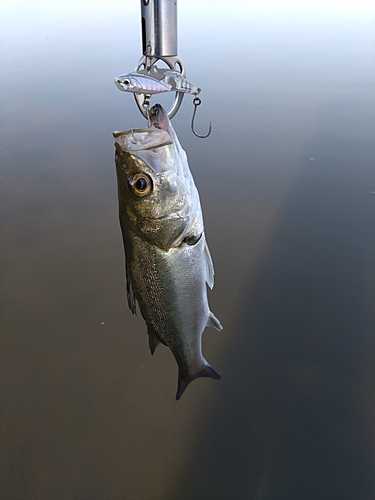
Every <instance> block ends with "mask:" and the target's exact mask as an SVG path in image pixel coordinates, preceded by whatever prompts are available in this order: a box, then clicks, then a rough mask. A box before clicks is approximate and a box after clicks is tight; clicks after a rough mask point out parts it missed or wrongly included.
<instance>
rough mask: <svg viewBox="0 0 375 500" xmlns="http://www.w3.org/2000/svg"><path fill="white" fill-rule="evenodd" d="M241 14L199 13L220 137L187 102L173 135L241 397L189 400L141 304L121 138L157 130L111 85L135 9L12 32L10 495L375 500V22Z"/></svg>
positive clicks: (186, 28)
mask: <svg viewBox="0 0 375 500" xmlns="http://www.w3.org/2000/svg"><path fill="white" fill-rule="evenodd" d="M221 13H222V14H223V16H222V17H220V18H219V16H218V17H216V18H214V19H212V17H210V15H209V13H208V12H203V14H202V16H203V17H199V20H198V21H197V23H193V21H192V20H187V19H185V20H184V18H183V17H182V18H180V34H181V36H180V56H181V59H182V60H183V62H184V63H185V65H186V68H187V70H188V75H189V79H190V81H191V82H192V83H194V84H197V85H199V86H201V87H202V88H203V91H202V106H201V107H200V109H199V111H198V115H197V129H198V132H200V133H205V131H206V127H207V125H208V123H209V121H210V120H212V123H213V132H212V135H211V136H210V138H208V139H206V140H199V139H196V138H195V137H194V136H193V135H192V133H191V132H190V130H189V126H190V118H191V113H192V104H191V102H190V101H191V99H190V98H189V97H187V98H185V101H184V103H183V106H182V109H181V110H180V112H179V113H178V115H177V116H176V118H175V119H174V121H173V123H174V126H175V129H176V131H177V133H178V135H179V137H180V140H181V143H182V144H183V146H184V148H185V149H186V151H187V153H188V156H189V160H190V167H191V170H192V172H193V175H194V177H195V180H196V184H197V186H198V189H199V191H200V195H201V200H202V205H203V210H204V216H205V224H206V232H207V238H208V241H209V244H210V249H211V253H212V256H213V259H214V263H215V269H216V283H215V288H214V290H213V291H212V292H210V293H209V299H210V304H211V308H212V310H213V311H214V313H215V314H216V315H217V316H218V317H219V319H220V320H221V322H222V323H223V325H224V330H223V331H222V332H216V331H214V330H212V329H207V331H206V333H205V336H204V353H205V356H206V357H207V359H208V361H209V362H210V363H211V364H212V366H213V367H214V368H215V369H216V370H217V371H218V372H219V373H220V374H221V375H222V380H221V381H213V380H198V381H196V382H194V383H193V384H192V385H191V386H189V388H188V390H187V391H186V393H185V394H184V396H183V398H182V399H181V400H180V401H179V402H176V401H175V399H174V396H175V390H176V384H177V368H176V364H175V361H174V359H173V357H172V355H171V353H170V351H169V350H168V349H166V348H163V347H159V349H158V350H157V351H156V353H155V355H154V356H153V357H151V356H150V354H149V350H148V342H147V335H146V329H145V325H144V323H143V321H142V319H141V318H140V317H137V318H134V317H133V316H132V315H131V313H130V311H129V310H128V307H127V304H126V298H125V281H124V258H123V247H122V241H121V233H120V228H119V224H118V217H117V193H116V189H117V188H116V176H115V167H114V161H113V156H114V151H113V149H114V148H113V139H112V136H111V132H112V130H115V129H117V130H118V129H128V128H130V127H131V126H134V127H139V126H143V125H144V121H143V118H142V117H141V115H140V114H139V112H138V111H137V109H136V107H135V104H134V102H133V99H132V98H131V96H130V95H126V94H124V93H121V92H119V91H118V90H117V89H116V87H115V86H114V84H113V77H114V76H116V75H117V74H119V73H122V72H125V71H127V70H128V71H130V70H131V69H133V67H134V66H135V64H136V61H137V59H138V57H139V56H140V46H141V43H140V34H139V26H138V21H139V19H138V13H137V12H136V13H135V14H134V13H133V11H132V15H131V16H129V17H126V16H118V12H117V11H111V9H110V8H108V11H106V13H105V15H104V16H99V14H95V12H94V13H91V14H90V15H88V16H85V15H84V14H79V13H75V12H74V11H72V12H71V13H68V14H65V15H64V16H65V17H64V16H62V17H58V16H57V14H56V13H54V12H53V11H51V12H49V11H48V12H47V13H44V16H38V15H37V13H35V16H34V17H33V18H31V21H30V20H28V19H27V16H25V17H22V16H18V15H17V16H16V15H15V14H14V15H10V14H9V15H8V16H5V18H3V27H4V28H5V29H4V30H3V36H2V46H1V67H2V69H1V89H2V92H1V119H0V120H1V122H0V123H1V149H0V160H1V169H2V174H1V175H2V188H1V228H2V229H1V256H2V258H1V274H2V280H1V366H2V375H1V434H2V435H1V444H0V449H1V460H2V463H1V468H2V481H1V495H0V496H1V498H4V499H7V500H13V499H14V500H16V499H17V500H18V499H22V500H29V499H30V500H31V499H38V500H44V499H46V500H47V499H48V500H60V499H61V500H120V499H121V500H124V499H126V500H128V499H129V500H176V499H181V500H182V499H183V500H190V499H191V500H193V499H194V500H196V499H199V500H211V499H220V500H221V499H222V500H226V499H241V500H242V499H254V500H284V499H285V500H294V499H296V500H297V499H298V500H307V499H311V500H316V499H324V500H325V499H337V500H346V499H347V500H354V499H358V500H359V499H360V500H372V499H373V498H375V474H374V471H375V329H374V320H375V318H374V299H375V293H374V278H375V273H374V267H375V266H374V265H375V259H374V250H375V245H374V243H375V241H374V222H375V212H374V202H375V196H373V192H374V191H375V176H374V173H375V168H374V167H375V91H374V89H375V87H374V83H375V82H374V80H375V78H374V73H375V65H374V62H375V49H374V47H375V44H374V42H375V39H374V29H373V28H374V22H373V21H374V17H368V16H367V17H366V16H365V17H361V16H359V15H358V16H357V17H354V18H350V16H348V17H347V18H345V17H340V16H338V17H337V18H336V17H334V16H332V17H328V18H327V17H324V16H323V15H322V16H321V17H317V18H314V19H312V20H311V19H309V16H308V15H307V14H306V17H302V18H300V19H299V21H298V22H297V21H295V20H294V21H292V19H290V20H288V19H287V18H285V17H284V18H282V19H279V18H277V17H276V16H275V15H273V14H272V13H269V14H268V15H265V16H263V17H258V18H254V19H250V18H248V19H243V18H241V16H240V13H237V14H236V15H237V16H238V18H236V19H238V23H237V24H236V30H233V31H230V30H231V28H230V27H228V26H227V25H226V23H225V18H226V13H225V11H221ZM54 14H56V15H54ZM228 15H229V14H228ZM4 19H5V20H4ZM210 19H211V21H210ZM135 23H137V24H135ZM202 26H203V27H205V28H207V31H206V32H204V31H202ZM188 33H189V34H188ZM202 33H204V35H203V34H202ZM223 34H225V37H223ZM196 35H197V36H196ZM198 35H199V36H198ZM219 49H220V50H219Z"/></svg>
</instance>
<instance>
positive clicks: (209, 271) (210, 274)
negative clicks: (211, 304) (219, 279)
mask: <svg viewBox="0 0 375 500" xmlns="http://www.w3.org/2000/svg"><path fill="white" fill-rule="evenodd" d="M203 252H204V255H203V256H204V263H205V267H206V283H207V285H208V286H209V287H210V288H211V289H212V288H213V286H214V274H215V272H214V264H213V262H212V258H211V254H210V251H209V249H208V245H207V242H205V245H204V250H203Z"/></svg>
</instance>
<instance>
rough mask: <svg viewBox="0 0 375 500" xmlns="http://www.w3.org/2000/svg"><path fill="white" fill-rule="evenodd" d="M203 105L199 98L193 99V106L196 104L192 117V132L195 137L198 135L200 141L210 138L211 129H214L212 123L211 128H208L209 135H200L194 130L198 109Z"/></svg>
mask: <svg viewBox="0 0 375 500" xmlns="http://www.w3.org/2000/svg"><path fill="white" fill-rule="evenodd" d="M201 103H202V101H201V100H200V99H199V97H195V98H194V99H193V104H194V111H193V116H192V119H191V130H192V132H193V134H194V135H196V136H197V137H199V138H200V139H205V138H206V137H208V136H209V135H210V134H211V128H212V124H211V122H210V126H209V128H208V133H207V134H206V135H199V134H197V133H196V131H195V130H194V120H195V115H196V112H197V108H198V106H199V105H200V104H201Z"/></svg>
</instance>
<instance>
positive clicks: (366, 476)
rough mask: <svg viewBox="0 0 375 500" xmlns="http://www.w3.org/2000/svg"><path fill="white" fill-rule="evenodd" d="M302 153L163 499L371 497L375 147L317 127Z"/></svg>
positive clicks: (374, 491)
mask: <svg viewBox="0 0 375 500" xmlns="http://www.w3.org/2000/svg"><path fill="white" fill-rule="evenodd" d="M332 130H333V129H332ZM311 151H314V152H315V154H316V157H315V158H309V156H310V155H311ZM303 153H304V154H303V155H302V157H301V158H302V159H301V164H300V171H299V175H298V178H297V179H296V181H295V183H294V185H293V186H292V188H291V190H290V192H289V193H288V195H287V199H286V200H285V203H284V205H283V207H282V210H281V212H280V213H279V214H278V221H277V224H276V229H275V233H274V235H273V238H272V239H271V241H270V242H269V244H268V245H267V250H266V252H265V253H264V255H263V256H262V259H261V267H260V268H259V270H258V272H257V275H256V276H251V277H249V284H248V289H245V290H244V294H243V302H242V305H241V307H240V308H239V317H238V321H237V324H236V325H235V331H233V333H232V334H231V335H233V340H232V345H231V351H230V352H229V353H228V357H227V363H226V365H224V367H223V368H222V372H223V373H222V375H223V380H222V389H221V392H220V399H218V400H217V403H216V405H215V408H212V409H211V412H210V414H209V415H207V416H205V425H204V430H203V432H202V434H201V436H200V440H197V442H199V443H200V445H199V447H197V448H196V449H195V451H194V452H193V453H192V455H191V459H190V462H189V463H188V464H186V467H185V470H184V473H183V476H182V478H180V479H178V480H177V481H178V484H177V485H176V488H175V490H174V491H173V492H171V494H170V496H169V497H168V499H169V500H172V499H176V498H178V499H179V500H190V499H191V500H193V499H194V500H203V499H204V500H206V499H207V500H208V499H216V500H221V499H222V500H224V499H225V500H227V499H236V500H242V499H251V500H297V499H298V500H317V499H323V500H325V499H337V500H355V499H358V500H359V499H361V500H370V499H373V498H375V472H374V471H375V453H374V446H375V423H374V422H375V411H374V405H373V403H372V401H373V400H374V396H375V386H374V381H375V373H374V362H375V345H374V317H373V304H374V249H375V246H374V234H373V229H374V211H373V202H374V197H373V196H371V194H370V192H371V182H372V173H371V169H372V167H370V168H369V165H371V164H372V163H371V158H373V157H374V152H373V149H372V148H371V144H369V143H367V144H366V142H365V141H363V143H361V141H359V140H358V141H354V140H353V141H350V140H345V138H343V137H337V136H336V137H334V136H333V135H332V134H331V135H329V133H328V132H327V130H323V131H322V132H321V133H320V134H319V135H318V136H316V137H315V138H314V139H313V141H312V142H311V144H308V145H306V148H305V150H304V152H303ZM228 342H229V341H228Z"/></svg>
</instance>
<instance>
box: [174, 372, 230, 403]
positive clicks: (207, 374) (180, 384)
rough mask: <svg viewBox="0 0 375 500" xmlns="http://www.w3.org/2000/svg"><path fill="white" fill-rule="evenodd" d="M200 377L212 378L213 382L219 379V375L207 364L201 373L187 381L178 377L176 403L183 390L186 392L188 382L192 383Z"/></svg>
mask: <svg viewBox="0 0 375 500" xmlns="http://www.w3.org/2000/svg"><path fill="white" fill-rule="evenodd" d="M202 377H208V378H213V379H214V380H220V379H221V377H220V375H219V374H218V373H217V372H216V371H215V370H214V369H213V368H212V366H210V365H209V364H208V363H207V364H206V366H205V368H204V369H203V370H202V371H201V372H199V373H198V374H196V375H192V376H190V377H189V378H188V379H184V378H182V377H181V375H179V377H178V386H177V394H176V400H177V401H178V400H179V399H180V398H181V396H182V395H183V393H184V392H185V390H186V388H187V386H188V385H189V384H190V382H193V380H196V379H197V378H202Z"/></svg>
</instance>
